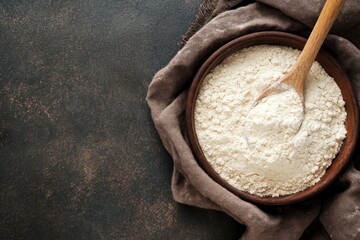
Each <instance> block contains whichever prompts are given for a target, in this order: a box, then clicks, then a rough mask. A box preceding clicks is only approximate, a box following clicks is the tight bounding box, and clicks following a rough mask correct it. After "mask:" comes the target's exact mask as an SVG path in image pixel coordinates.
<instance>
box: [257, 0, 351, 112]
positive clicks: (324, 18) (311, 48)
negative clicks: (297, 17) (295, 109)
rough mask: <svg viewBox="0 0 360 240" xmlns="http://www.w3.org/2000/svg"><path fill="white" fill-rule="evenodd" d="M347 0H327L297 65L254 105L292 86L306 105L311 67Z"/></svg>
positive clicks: (259, 97)
mask: <svg viewBox="0 0 360 240" xmlns="http://www.w3.org/2000/svg"><path fill="white" fill-rule="evenodd" d="M345 1H346V0H327V1H326V3H325V5H324V7H323V9H322V11H321V13H320V16H319V18H318V20H317V22H316V24H315V26H314V29H313V30H312V32H311V34H310V37H309V39H308V40H307V42H306V44H305V46H304V49H303V51H302V52H301V54H300V56H299V58H298V59H297V61H296V63H295V65H294V66H293V67H292V69H291V70H290V71H289V73H287V74H286V75H285V76H284V77H283V78H281V79H280V80H278V81H277V82H275V83H274V84H272V85H271V86H270V87H268V88H267V89H265V90H264V91H263V92H262V93H261V94H260V95H259V96H258V97H257V99H256V101H255V104H254V105H253V107H254V106H255V105H256V104H257V103H258V102H259V101H260V100H261V99H263V98H265V97H267V96H268V95H270V94H273V93H279V92H283V91H286V90H289V89H291V88H293V89H295V91H296V92H297V94H298V95H299V96H300V99H301V101H302V104H303V106H304V101H305V99H304V85H305V80H306V77H307V75H308V73H309V71H310V68H311V66H312V64H313V62H314V60H315V58H316V56H317V54H318V52H319V50H320V47H321V45H322V44H323V42H324V40H325V38H326V36H327V34H328V32H329V31H330V28H331V27H332V25H333V23H334V22H335V20H336V17H337V16H338V15H339V13H340V11H341V8H342V6H343V5H344V3H345Z"/></svg>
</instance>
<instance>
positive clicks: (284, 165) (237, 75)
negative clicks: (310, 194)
mask: <svg viewBox="0 0 360 240" xmlns="http://www.w3.org/2000/svg"><path fill="white" fill-rule="evenodd" d="M299 53H300V52H299V51H298V50H296V49H292V48H288V47H282V46H270V45H260V46H254V47H249V48H246V49H243V50H241V51H239V52H237V53H235V54H233V55H231V56H230V57H228V58H227V59H225V60H224V61H223V62H222V63H221V64H219V65H218V66H217V67H215V68H214V69H213V70H212V71H211V73H209V74H208V75H207V76H206V78H205V79H204V81H203V83H202V86H201V88H200V91H199V95H198V97H197V100H196V108H195V128H196V133H197V136H198V139H199V142H200V145H201V148H202V150H203V152H204V154H205V156H206V158H207V159H208V161H209V163H210V164H211V166H212V167H213V168H214V170H215V171H216V172H218V173H219V175H220V176H221V177H222V178H223V179H224V180H226V181H227V182H228V183H230V184H231V185H233V186H234V187H236V188H238V189H240V190H243V191H246V192H249V193H251V194H256V195H258V196H274V197H276V196H282V195H288V194H291V193H295V192H299V191H302V190H304V189H306V188H308V187H310V186H312V185H314V184H315V183H317V182H318V181H319V180H320V178H321V177H322V176H323V175H324V173H325V171H326V169H327V168H328V167H329V166H330V164H331V162H332V159H333V158H335V156H336V154H337V153H338V152H339V150H340V147H341V145H342V143H343V140H344V138H345V136H346V129H345V125H344V122H345V119H346V111H345V107H344V105H345V102H344V101H343V98H342V95H341V92H340V89H339V87H338V86H337V85H336V83H335V81H334V80H333V79H332V78H331V77H330V76H329V75H327V73H326V72H325V71H324V69H323V68H322V67H321V66H320V65H319V63H317V62H314V64H313V66H312V68H311V71H310V73H309V76H308V78H307V80H306V85H305V109H303V106H302V103H301V100H300V98H299V96H298V95H297V94H296V92H295V91H294V90H289V91H285V92H282V93H279V94H273V95H270V96H268V97H266V98H264V99H263V100H261V102H260V103H259V104H258V105H256V106H255V107H254V108H253V109H251V106H252V105H253V103H254V101H255V99H256V97H257V96H258V95H259V94H260V93H261V92H262V91H263V90H264V89H265V88H267V87H268V86H269V85H270V84H272V83H274V82H275V81H277V80H278V79H280V78H281V77H282V76H284V74H286V73H287V72H288V70H289V69H290V68H291V66H292V65H293V64H294V63H295V61H296V59H297V57H298V55H299ZM250 109H251V111H249V110H250Z"/></svg>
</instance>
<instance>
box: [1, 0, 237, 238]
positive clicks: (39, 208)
mask: <svg viewBox="0 0 360 240" xmlns="http://www.w3.org/2000/svg"><path fill="white" fill-rule="evenodd" d="M199 3H200V0H182V1H172V0H166V1H157V0H151V1H140V0H137V1H131V0H127V1H122V0H118V1H102V0H88V1H85V0H81V1H45V0H43V1H28V0H24V1H15V0H5V1H4V0H2V1H0V160H1V161H0V164H1V165H0V184H1V197H0V200H1V206H0V231H1V235H0V239H237V238H238V237H239V236H240V231H241V228H240V225H238V224H237V223H236V222H235V221H234V220H232V219H231V218H230V217H228V216H226V215H225V214H223V213H219V212H215V211H210V210H202V209H197V208H193V207H189V206H184V205H180V204H177V203H175V202H174V200H173V199H172V196H171V189H170V180H171V171H172V162H171V158H170V156H169V155H168V154H167V153H166V151H165V149H164V148H163V147H162V144H161V142H160V140H159V137H158V135H157V133H156V131H155V129H154V127H153V123H152V121H151V118H150V112H149V109H148V107H147V104H146V102H145V96H146V91H147V86H148V85H149V83H150V81H151V78H152V76H153V75H154V73H155V72H156V71H157V70H159V69H160V68H161V67H163V66H164V65H165V64H166V63H167V62H168V61H169V60H170V59H171V58H172V56H173V55H174V54H175V53H176V51H177V50H178V48H177V43H178V42H179V41H180V40H181V36H182V34H183V33H184V32H185V30H186V29H187V27H188V26H189V24H190V23H191V21H192V20H193V19H194V17H195V13H196V9H197V7H198V5H199Z"/></svg>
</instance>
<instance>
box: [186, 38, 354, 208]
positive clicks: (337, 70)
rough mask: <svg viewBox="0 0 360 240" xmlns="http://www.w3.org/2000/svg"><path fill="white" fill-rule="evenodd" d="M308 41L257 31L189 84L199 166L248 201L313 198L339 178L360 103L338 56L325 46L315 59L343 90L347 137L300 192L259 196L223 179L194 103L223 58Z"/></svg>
mask: <svg viewBox="0 0 360 240" xmlns="http://www.w3.org/2000/svg"><path fill="white" fill-rule="evenodd" d="M305 43H306V39H304V38H302V37H299V36H296V35H293V34H289V33H284V32H276V31H271V32H258V33H253V34H248V35H245V36H242V37H239V38H236V39H234V40H232V41H230V42H229V43H227V44H225V45H224V46H222V47H220V48H219V49H218V50H217V51H215V52H214V53H213V54H212V55H211V56H210V57H209V58H208V59H207V60H206V61H205V62H204V63H203V65H202V66H201V67H200V69H199V70H198V72H197V74H196V76H195V78H194V80H193V82H192V84H191V86H190V90H189V93H188V98H187V103H186V128H187V132H188V138H189V143H190V147H191V149H192V151H193V153H194V155H195V157H196V159H197V161H198V163H199V165H200V166H201V167H202V168H203V169H204V171H205V172H206V173H207V174H208V175H209V176H210V177H211V178H212V179H213V180H215V181H216V182H217V183H219V184H220V185H221V186H223V187H224V188H226V189H228V190H229V191H231V192H232V193H234V194H236V195H237V196H239V197H240V198H242V199H245V200H247V201H250V202H253V203H258V204H264V205H288V204H294V203H298V202H301V201H304V200H306V199H309V198H311V197H314V196H315V195H317V194H319V193H320V192H322V191H323V190H324V189H326V188H327V187H329V186H330V185H331V184H332V183H333V182H334V181H335V180H336V179H337V177H338V176H339V175H340V174H341V173H342V171H343V170H344V169H345V167H346V166H347V164H348V163H349V161H350V158H351V155H352V153H353V151H354V149H355V146H356V142H357V138H358V106H357V101H356V97H355V94H354V91H353V89H352V86H351V83H350V81H349V80H348V78H347V77H346V75H345V73H344V72H343V70H342V69H341V67H340V66H339V64H338V63H337V62H336V61H335V59H334V58H333V57H332V56H331V55H330V54H329V53H327V52H326V51H325V50H324V49H321V50H320V52H319V54H318V56H317V58H316V61H318V62H319V63H320V65H321V66H322V67H323V68H324V69H325V71H326V72H327V73H328V74H329V75H330V76H331V77H333V78H334V80H335V82H336V83H337V85H338V86H339V88H340V90H341V93H342V95H343V98H344V101H345V109H346V112H347V117H346V120H345V127H346V130H347V136H346V138H345V140H344V142H343V145H342V147H341V149H340V151H339V153H338V154H337V156H336V157H335V159H333V162H332V164H331V165H330V167H329V168H328V169H327V171H326V173H325V175H323V176H322V178H321V180H320V181H319V182H318V183H316V184H315V185H313V186H311V187H309V188H307V189H305V190H303V191H301V192H297V193H294V194H290V195H285V196H279V197H260V196H257V195H252V194H250V193H247V192H244V191H241V190H239V189H237V188H235V187H233V186H232V185H230V184H229V183H228V182H226V181H225V180H224V179H222V178H221V177H220V175H219V174H218V173H217V172H216V171H215V170H214V169H213V168H212V167H211V165H210V163H209V162H208V161H207V159H206V157H205V155H204V153H203V151H202V149H201V146H200V144H199V141H198V138H197V135H196V130H195V119H194V110H195V102H196V98H197V95H198V92H199V89H200V87H201V83H202V81H203V80H204V78H205V77H206V75H207V74H208V73H209V72H210V71H211V70H212V69H213V68H214V67H215V66H216V65H218V64H219V63H220V62H221V61H222V60H224V59H225V58H226V57H228V56H230V55H231V54H233V53H235V52H237V51H239V50H241V49H243V48H246V47H250V46H254V45H261V44H269V45H281V46H288V47H292V48H295V49H299V50H302V49H303V47H304V45H305Z"/></svg>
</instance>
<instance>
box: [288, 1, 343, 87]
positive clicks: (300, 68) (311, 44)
mask: <svg viewBox="0 0 360 240" xmlns="http://www.w3.org/2000/svg"><path fill="white" fill-rule="evenodd" d="M345 1H346V0H327V1H326V3H325V5H324V7H323V9H322V11H321V13H320V16H319V18H318V20H317V22H316V24H315V26H314V28H313V30H312V32H311V34H310V37H309V39H308V40H307V42H306V44H305V47H304V49H303V51H302V52H301V54H300V56H299V58H298V60H297V62H296V65H297V66H295V68H294V69H296V70H297V75H298V81H299V82H302V81H305V79H306V77H307V75H308V72H309V71H310V68H311V66H312V64H313V62H314V60H315V58H316V56H317V54H318V52H319V50H320V47H321V45H322V44H323V42H324V40H325V38H326V36H327V34H328V33H329V31H330V29H331V27H332V25H333V24H334V22H335V20H336V17H337V16H338V15H339V13H340V11H341V8H342V6H343V5H344V3H345Z"/></svg>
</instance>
